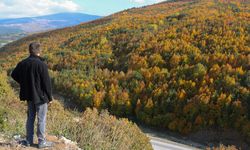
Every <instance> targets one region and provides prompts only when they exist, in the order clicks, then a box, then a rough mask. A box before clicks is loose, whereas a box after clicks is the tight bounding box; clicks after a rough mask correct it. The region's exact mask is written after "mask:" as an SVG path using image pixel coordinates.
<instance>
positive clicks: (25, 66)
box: [11, 55, 52, 104]
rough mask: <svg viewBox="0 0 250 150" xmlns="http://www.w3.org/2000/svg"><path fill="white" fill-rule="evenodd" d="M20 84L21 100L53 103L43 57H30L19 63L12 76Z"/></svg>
mask: <svg viewBox="0 0 250 150" xmlns="http://www.w3.org/2000/svg"><path fill="white" fill-rule="evenodd" d="M11 76H12V78H13V79H14V80H15V81H16V82H18V83H19V84H20V88H21V89H20V95H19V96H20V100H22V101H24V100H27V101H33V102H34V103H35V104H43V103H48V102H50V101H52V88H51V81H50V77H49V73H48V67H47V65H46V64H45V63H44V62H43V61H42V59H41V57H39V56H34V55H30V56H29V57H28V58H26V59H24V60H22V61H21V62H19V63H18V65H17V66H16V68H15V69H14V70H13V72H12V74H11Z"/></svg>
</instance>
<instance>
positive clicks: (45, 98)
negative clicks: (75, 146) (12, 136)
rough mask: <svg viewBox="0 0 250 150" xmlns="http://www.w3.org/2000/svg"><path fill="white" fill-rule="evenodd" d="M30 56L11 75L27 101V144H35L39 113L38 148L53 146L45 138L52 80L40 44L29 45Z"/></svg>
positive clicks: (22, 98)
mask: <svg viewBox="0 0 250 150" xmlns="http://www.w3.org/2000/svg"><path fill="white" fill-rule="evenodd" d="M29 53H30V56H29V57H28V58H26V59H24V60H22V61H21V62H19V63H18V65H17V66H16V68H15V69H14V70H13V72H12V74H11V76H12V78H13V79H14V80H15V81H16V82H18V83H19V85H20V95H19V96H20V100H21V101H25V100H26V101H27V103H28V112H27V122H26V141H25V143H24V144H25V145H26V146H30V145H31V144H33V137H34V122H35V118H36V114H37V119H38V121H37V137H38V148H45V147H51V146H53V143H52V142H48V141H46V139H45V128H46V114H47V110H48V103H50V102H51V101H52V89H51V81H50V77H49V73H48V67H47V65H46V64H45V63H44V62H43V60H42V58H41V57H40V54H41V49H40V44H39V43H37V42H33V43H31V44H30V45H29Z"/></svg>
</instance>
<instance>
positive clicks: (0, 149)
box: [0, 135, 81, 150]
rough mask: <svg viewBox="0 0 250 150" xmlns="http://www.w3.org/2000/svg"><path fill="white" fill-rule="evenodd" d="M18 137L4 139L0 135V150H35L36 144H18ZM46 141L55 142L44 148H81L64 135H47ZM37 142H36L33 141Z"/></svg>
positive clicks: (69, 149)
mask: <svg viewBox="0 0 250 150" xmlns="http://www.w3.org/2000/svg"><path fill="white" fill-rule="evenodd" d="M19 140H20V139H17V138H14V137H13V139H11V140H6V138H4V137H3V136H1V135H0V150H37V149H38V148H37V144H34V145H32V146H31V147H25V146H22V145H20V144H18V141H19ZM47 140H48V141H52V142H54V143H55V145H54V147H52V148H45V149H46V150H81V149H80V148H79V147H78V146H77V143H75V142H72V141H70V140H68V139H66V138H65V137H60V138H59V137H56V136H47ZM35 143H37V142H35Z"/></svg>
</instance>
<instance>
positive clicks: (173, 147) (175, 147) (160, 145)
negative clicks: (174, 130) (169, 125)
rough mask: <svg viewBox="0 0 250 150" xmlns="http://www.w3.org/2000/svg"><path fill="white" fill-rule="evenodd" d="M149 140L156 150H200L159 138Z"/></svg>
mask: <svg viewBox="0 0 250 150" xmlns="http://www.w3.org/2000/svg"><path fill="white" fill-rule="evenodd" d="M149 138H150V142H151V144H152V146H153V149H154V150H200V149H199V148H195V147H191V146H189V145H185V144H180V143H177V142H173V141H170V140H166V139H162V138H158V137H152V136H149Z"/></svg>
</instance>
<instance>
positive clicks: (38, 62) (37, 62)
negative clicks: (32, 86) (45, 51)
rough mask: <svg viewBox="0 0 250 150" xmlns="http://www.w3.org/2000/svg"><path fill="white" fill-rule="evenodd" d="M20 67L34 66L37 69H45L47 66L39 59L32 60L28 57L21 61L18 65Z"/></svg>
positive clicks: (32, 58)
mask: <svg viewBox="0 0 250 150" xmlns="http://www.w3.org/2000/svg"><path fill="white" fill-rule="evenodd" d="M19 64H20V65H28V64H31V65H35V66H37V67H46V66H47V65H46V64H45V63H44V62H43V61H42V60H40V59H38V58H34V57H28V58H25V59H23V60H22V61H21V62H20V63H19Z"/></svg>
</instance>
